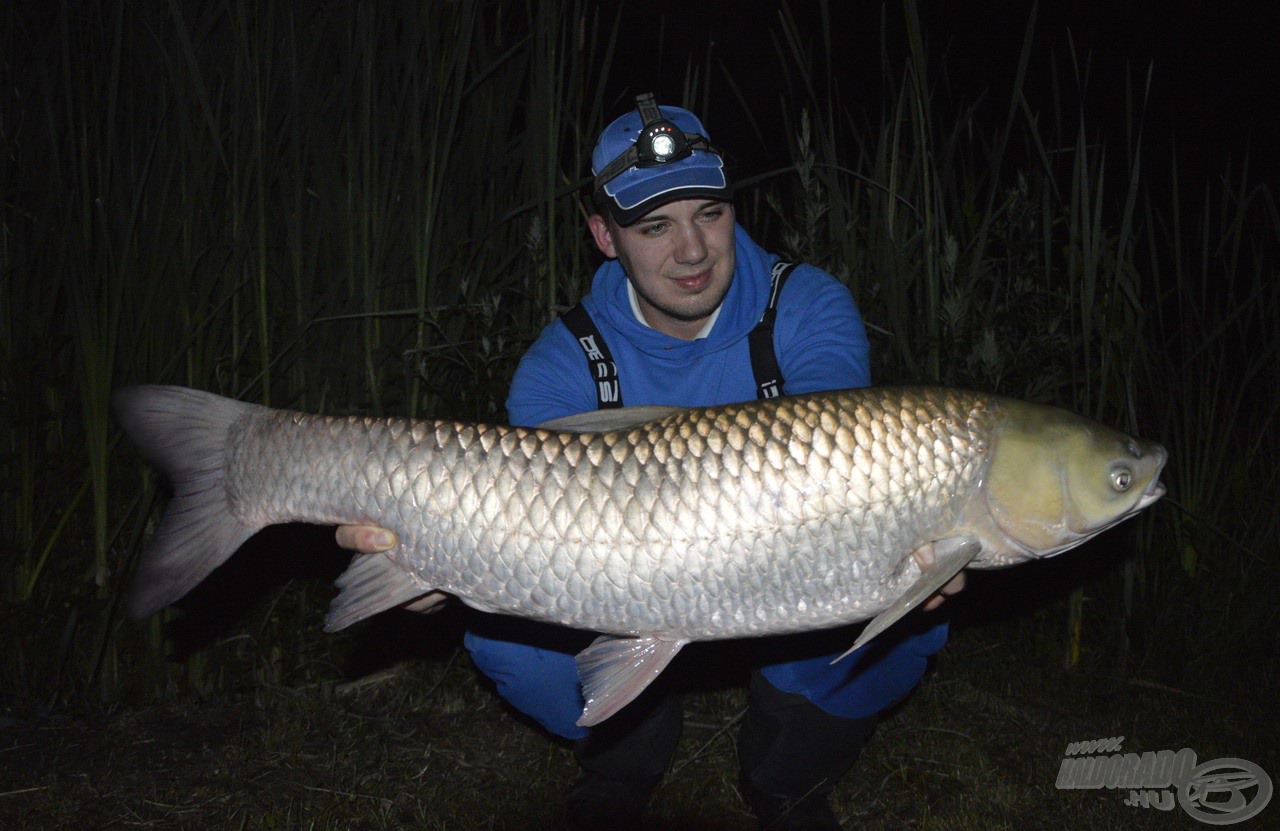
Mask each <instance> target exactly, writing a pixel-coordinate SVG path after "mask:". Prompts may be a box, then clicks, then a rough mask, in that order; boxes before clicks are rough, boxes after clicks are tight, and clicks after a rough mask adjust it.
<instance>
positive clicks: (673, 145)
mask: <svg viewBox="0 0 1280 831" xmlns="http://www.w3.org/2000/svg"><path fill="white" fill-rule="evenodd" d="M636 109H637V110H638V111H639V113H640V118H641V120H642V121H643V122H644V126H642V127H641V128H640V137H639V138H637V139H636V142H635V144H633V145H631V146H630V147H628V148H627V149H626V150H625V151H623V153H622V154H621V155H620V156H618V157H617V158H616V159H614V160H613V161H611V162H609V164H607V165H605V167H604V169H603V170H601V171H600V172H599V173H597V174H596V179H595V189H596V190H599V189H600V188H602V187H604V186H605V185H606V184H607V183H608V182H609V181H611V180H612V179H614V178H616V177H617V176H619V175H620V174H622V173H624V172H625V171H627V170H630V169H631V168H632V167H657V166H659V165H664V164H670V163H671V162H678V161H680V160H681V159H687V158H689V156H691V155H693V151H694V150H705V151H707V152H709V153H715V154H716V155H717V156H718V155H720V151H719V150H717V149H716V148H714V147H712V146H711V142H710V141H708V140H707V138H706V136H700V135H698V134H696V133H686V132H684V131H683V130H681V129H680V128H679V127H677V126H676V125H675V124H673V123H672V122H670V121H668V120H667V119H665V118H663V117H662V111H661V110H659V109H658V105H657V104H656V103H654V100H653V93H651V92H650V93H645V94H644V95H637V96H636Z"/></svg>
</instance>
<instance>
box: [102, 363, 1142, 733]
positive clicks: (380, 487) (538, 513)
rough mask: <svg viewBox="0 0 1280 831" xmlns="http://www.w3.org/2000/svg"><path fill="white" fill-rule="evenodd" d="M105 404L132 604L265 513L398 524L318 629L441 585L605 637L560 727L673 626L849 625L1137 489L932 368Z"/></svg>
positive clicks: (650, 663)
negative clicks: (302, 405) (555, 405)
mask: <svg viewBox="0 0 1280 831" xmlns="http://www.w3.org/2000/svg"><path fill="white" fill-rule="evenodd" d="M115 405H116V412H117V415H118V417H119V418H120V420H121V421H122V423H123V424H124V426H125V428H126V430H127V431H128V432H129V434H130V436H131V437H132V438H133V439H134V441H135V443H137V444H138V445H139V447H140V448H141V449H142V450H143V451H144V453H145V454H146V455H148V457H149V458H150V459H151V460H152V461H153V462H154V463H155V464H156V465H157V466H158V467H159V468H160V469H161V470H162V471H163V472H165V473H166V475H167V476H168V477H169V478H170V480H171V481H172V483H173V486H174V499H173V500H172V503H171V505H170V507H169V509H168V511H167V513H166V515H165V517H164V518H163V519H162V521H161V524H160V526H159V528H158V529H157V533H156V535H155V539H154V540H153V543H152V548H151V550H150V551H149V552H147V554H146V555H145V556H144V557H143V558H142V561H141V566H140V568H139V573H138V579H137V584H136V589H135V593H134V596H133V598H132V609H133V611H134V612H135V613H136V614H147V613H150V612H152V611H155V610H156V609H159V608H161V607H163V606H164V605H167V604H168V603H171V602H173V601H174V600H176V599H177V598H179V597H181V596H182V595H183V594H185V593H186V592H187V591H189V590H190V589H191V588H192V587H193V586H194V585H195V584H196V583H198V582H199V581H200V580H202V579H203V578H204V577H205V576H206V575H207V574H208V573H209V572H210V571H212V570H213V569H214V568H216V567H217V565H218V564H220V563H221V562H222V561H224V560H225V559H226V558H227V557H229V556H230V555H231V553H233V552H234V551H235V550H236V548H238V547H239V545H240V544H241V543H243V542H244V540H245V539H247V538H248V537H249V536H251V535H252V534H253V533H255V532H256V531H257V530H258V529H259V528H262V527H264V526H266V525H271V524H275V523H281V522H311V523H319V524H330V525H335V524H374V525H380V526H383V527H385V528H388V529H389V530H391V531H394V532H395V534H396V535H397V537H398V541H399V544H398V545H397V547H395V548H394V549H392V550H391V551H389V552H386V553H385V554H381V555H369V556H358V557H355V558H354V559H353V560H352V564H351V566H350V567H349V569H348V570H347V572H345V573H344V574H343V575H342V576H341V577H340V578H339V580H338V587H339V589H340V593H339V595H338V597H337V598H336V599H335V601H334V604H333V608H332V609H331V611H330V615H329V617H328V619H327V621H326V624H327V626H328V627H329V628H341V627H343V626H346V625H349V624H350V623H353V622H355V621H357V620H359V619H361V618H364V617H368V616H369V615H372V614H375V613H377V612H379V611H382V610H384V609H388V608H391V607H394V606H398V605H403V604H405V603H409V602H415V603H421V602H423V601H422V600H421V598H423V596H424V595H430V594H431V593H436V592H444V593H447V594H450V595H454V596H456V597H458V598H460V599H461V600H462V601H463V602H465V603H467V604H469V605H471V606H473V607H475V608H478V609H482V610H486V611H493V612H502V613H506V614H513V615H519V616H523V617H528V618H533V619H536V620H541V621H546V622H550V623H558V624H563V625H568V626H572V627H575V628H580V629H587V630H593V631H596V632H602V633H606V635H610V636H613V637H606V638H603V639H601V640H600V641H598V642H597V643H596V644H594V645H593V646H592V647H591V648H590V649H588V650H587V651H586V652H584V653H583V654H582V655H580V656H579V666H580V669H581V671H582V674H583V680H584V690H585V691H586V695H587V699H588V702H589V703H588V708H587V710H586V711H585V712H584V716H583V718H584V721H583V723H595V722H597V721H599V720H601V719H603V718H605V717H607V716H608V715H609V714H611V713H612V712H615V711H616V710H617V709H618V708H619V707H621V706H622V705H623V704H625V703H626V701H629V700H631V698H633V697H634V695H636V694H638V692H639V690H641V689H643V687H644V685H645V684H647V683H648V681H649V680H651V678H652V677H653V676H654V675H656V674H657V672H659V671H660V670H661V668H662V667H663V666H665V664H666V662H667V661H669V660H670V658H671V657H672V656H673V655H674V654H675V653H676V652H677V651H678V650H679V648H680V647H681V646H682V645H683V644H684V643H687V642H688V641H691V640H706V639H717V638H735V637H746V636H754V635H765V634H778V633H786V632H796V631H804V630H810V629H819V628H825V627H831V626H835V625H839V624H842V623H849V622H855V621H859V620H867V619H870V618H872V617H877V616H878V617H877V619H876V621H875V622H874V623H873V624H871V625H870V626H868V627H867V629H866V631H865V632H864V635H863V638H861V639H860V640H859V643H861V642H863V640H865V639H866V638H869V637H871V636H873V635H874V634H876V633H878V632H880V631H883V629H884V628H885V627H886V626H888V624H889V623H890V622H892V621H893V620H896V619H897V618H898V617H900V616H901V615H903V614H905V613H906V612H907V611H909V610H910V608H912V607H913V606H914V605H916V604H918V603H919V602H921V601H922V600H923V599H924V598H925V597H927V596H928V594H930V593H932V592H933V591H936V590H937V587H938V586H940V585H941V584H942V583H944V582H945V581H946V580H947V579H949V577H950V576H953V575H954V574H955V573H956V572H958V571H959V570H960V569H961V568H963V567H966V566H970V567H1000V566H1004V565H1009V564H1012V563H1015V562H1020V561H1023V560H1027V559H1031V558H1034V557H1038V556H1051V555H1053V554H1056V553H1059V552H1060V551H1063V550H1066V549H1067V548H1070V547H1072V546H1074V545H1077V544H1079V543H1080V542H1081V541H1083V540H1084V539H1087V538H1088V537H1089V536H1092V535H1093V534H1095V533H1097V532H1098V531H1100V530H1102V529H1104V528H1106V527H1109V526H1110V525H1112V524H1114V523H1115V522H1118V521H1120V520H1121V519H1124V518H1125V517H1127V516H1130V515H1132V514H1133V513H1134V512H1136V511H1137V510H1140V509H1141V508H1143V507H1145V506H1146V505H1148V504H1150V503H1151V502H1153V501H1155V499H1157V498H1158V497H1159V496H1160V495H1161V494H1162V493H1163V487H1162V486H1161V485H1160V484H1159V482H1158V478H1157V477H1158V475H1159V472H1160V469H1161V468H1162V466H1163V464H1164V460H1165V453H1164V450H1163V448H1160V447H1159V446H1158V445H1155V444H1154V443H1151V442H1142V441H1140V440H1136V439H1131V438H1130V437H1128V436H1125V435H1124V434H1122V433H1118V432H1116V431H1114V430H1111V429H1110V428H1106V427H1104V426H1102V425H1100V424H1097V423H1096V422H1093V421H1089V420H1088V419H1083V418H1081V417H1079V416H1076V415H1074V414H1071V413H1067V412H1065V411H1062V410H1057V409H1054V408H1048V407H1043V406H1041V405H1034V404H1028V403H1026V402H1020V401H1016V400H1013V399H1008V398H1000V397H996V396H989V395H982V394H978V393H970V392H964V391H959V390H951V389H946V388H928V387H921V388H874V389H863V390H843V391H836V392H826V393H815V394H811V395H803V396H794V397H785V398H776V399H771V400H768V401H753V402H746V403H742V404H732V405H727V406H721V407H709V408H697V409H688V410H685V409H677V408H657V409H656V410H655V409H654V408H638V409H634V408H633V409H632V410H618V411H612V414H609V413H600V414H595V413H593V414H584V415H583V416H578V417H571V418H570V419H567V420H561V421H560V422H555V423H552V424H551V425H548V427H547V429H536V428H521V427H509V426H503V425H486V424H466V423H460V422H453V421H412V420H408V419H395V418H384V419H375V418H367V417H327V416H316V415H307V414H302V413H292V412H285V411H279V410H271V409H267V408H265V407H259V406H255V405H251V404H244V403H241V402H237V401H232V400H230V399H226V398H221V397H219V396H215V395H211V394H209V393H201V392H197V391H194V390H186V389H182V388H178V387H137V388H130V389H126V390H122V391H120V392H119V393H118V394H117V396H116V400H115ZM566 422H567V424H566ZM598 423H608V424H612V425H615V426H613V427H610V428H609V429H604V428H600V427H596V426H595V425H596V424H598ZM617 425H621V426H617ZM1120 470H1123V471H1125V473H1126V475H1125V476H1124V477H1119V476H1117V475H1116V474H1117V471H1120ZM1122 480H1123V482H1124V487H1120V486H1119V483H1120V482H1121V481H1122ZM1131 480H1132V484H1130V481H1131ZM1131 490H1132V492H1130V491H1131ZM922 546H933V548H934V549H935V550H936V552H937V555H938V557H937V564H936V565H935V566H933V567H931V568H929V569H922V568H921V566H920V564H919V563H918V562H917V561H916V559H915V558H914V557H912V554H913V552H915V551H917V550H918V549H920V548H921V547H922Z"/></svg>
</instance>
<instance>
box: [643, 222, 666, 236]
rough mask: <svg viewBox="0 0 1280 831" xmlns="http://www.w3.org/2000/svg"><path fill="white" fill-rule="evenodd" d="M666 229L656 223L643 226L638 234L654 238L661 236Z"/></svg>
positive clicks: (660, 223) (664, 226)
mask: <svg viewBox="0 0 1280 831" xmlns="http://www.w3.org/2000/svg"><path fill="white" fill-rule="evenodd" d="M666 227H667V226H666V224H665V223H662V222H657V223H654V224H653V225H646V226H644V227H643V228H641V229H640V233H642V234H646V235H648V236H651V237H656V236H657V235H658V234H661V233H662V232H663V231H664V230H666Z"/></svg>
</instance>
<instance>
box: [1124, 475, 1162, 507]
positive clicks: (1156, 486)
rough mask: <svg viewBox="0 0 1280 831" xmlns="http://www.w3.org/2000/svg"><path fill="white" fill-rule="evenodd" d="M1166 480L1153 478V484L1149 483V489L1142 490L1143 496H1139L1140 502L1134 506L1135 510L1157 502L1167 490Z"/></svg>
mask: <svg viewBox="0 0 1280 831" xmlns="http://www.w3.org/2000/svg"><path fill="white" fill-rule="evenodd" d="M1167 490H1168V489H1167V488H1165V486H1164V482H1161V481H1160V480H1159V479H1152V480H1151V484H1150V485H1147V489H1146V490H1145V491H1143V492H1142V496H1140V497H1139V498H1138V504H1137V505H1135V506H1134V508H1133V511H1134V512H1136V511H1141V510H1142V509H1143V508H1145V507H1147V506H1148V505H1150V504H1151V503H1152V502H1155V501H1156V500H1157V499H1159V498H1160V497H1162V496H1164V495H1165V493H1166V492H1167Z"/></svg>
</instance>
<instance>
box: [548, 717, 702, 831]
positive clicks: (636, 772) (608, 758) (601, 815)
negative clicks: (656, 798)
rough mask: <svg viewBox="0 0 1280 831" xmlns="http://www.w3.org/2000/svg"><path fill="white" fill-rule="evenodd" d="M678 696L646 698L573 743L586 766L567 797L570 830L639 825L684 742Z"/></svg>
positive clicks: (566, 809) (619, 827) (567, 819)
mask: <svg viewBox="0 0 1280 831" xmlns="http://www.w3.org/2000/svg"><path fill="white" fill-rule="evenodd" d="M682 721H683V703H682V702H681V700H680V697H679V696H677V695H652V696H645V697H643V698H641V699H639V700H637V701H636V702H634V703H632V704H630V705H628V706H627V707H626V709H624V710H622V711H621V712H619V713H618V714H617V715H615V716H613V717H611V718H609V719H607V720H606V721H604V722H603V723H601V724H597V725H596V726H595V727H593V728H591V735H590V736H588V737H586V738H585V739H581V740H579V741H578V742H576V743H575V744H574V747H573V753H574V755H575V756H576V757H577V758H578V764H579V765H581V766H582V778H581V779H579V780H578V781H577V783H576V784H575V785H574V786H573V789H572V790H570V791H569V796H568V798H567V799H566V801H565V821H566V826H567V827H568V828H569V829H588V828H589V829H606V828H608V829H614V828H616V829H620V831H621V830H622V829H633V828H640V827H641V821H642V819H643V817H644V814H645V809H646V807H647V805H648V803H649V796H650V794H652V793H653V789H654V788H656V787H657V786H658V782H660V781H661V780H662V774H663V772H664V771H666V769H667V765H668V764H669V763H670V762H671V756H672V754H674V753H675V749H676V743H677V742H678V741H679V740H680V727H681V723H682Z"/></svg>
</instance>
